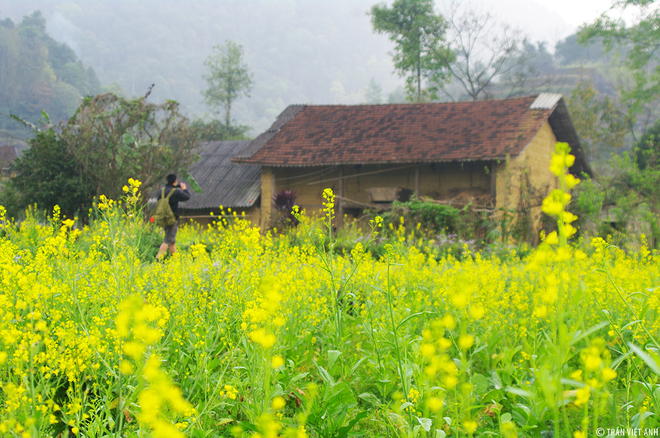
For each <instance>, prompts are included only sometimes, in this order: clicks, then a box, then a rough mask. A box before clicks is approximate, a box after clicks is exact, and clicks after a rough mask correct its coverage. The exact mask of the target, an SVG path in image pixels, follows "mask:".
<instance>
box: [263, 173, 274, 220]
mask: <svg viewBox="0 0 660 438" xmlns="http://www.w3.org/2000/svg"><path fill="white" fill-rule="evenodd" d="M274 194H275V169H274V168H272V167H266V166H264V167H262V168H261V220H260V222H261V229H262V230H265V229H266V228H267V227H268V226H269V225H270V219H271V215H272V214H273V211H275V209H274V208H273V195H274Z"/></svg>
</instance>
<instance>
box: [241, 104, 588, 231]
mask: <svg viewBox="0 0 660 438" xmlns="http://www.w3.org/2000/svg"><path fill="white" fill-rule="evenodd" d="M557 141H562V142H567V143H569V144H570V146H571V148H572V150H573V153H574V154H575V156H576V161H575V165H574V166H573V167H572V168H571V172H572V173H574V174H576V175H580V174H582V173H587V174H591V169H590V167H589V165H588V163H587V161H586V157H585V154H584V153H583V151H582V149H581V147H580V143H579V140H578V136H577V133H576V131H575V128H574V126H573V123H572V121H571V118H570V115H569V113H568V108H567V106H566V102H565V101H564V99H563V98H562V96H561V95H559V94H549V93H542V94H539V95H535V96H528V97H521V98H515V99H508V100H489V101H470V102H452V103H423V104H391V105H390V104H388V105H354V106H343V105H293V106H289V107H288V108H287V109H285V110H284V112H282V113H281V114H280V115H279V117H278V118H277V120H276V121H275V122H274V123H273V125H272V126H271V127H270V129H269V130H268V131H266V132H264V133H263V134H261V135H260V136H259V137H257V138H256V139H254V140H253V141H252V142H251V143H250V144H249V145H248V147H247V148H246V149H245V150H243V151H242V152H241V153H240V154H237V156H236V157H235V158H234V160H232V161H234V162H236V163H244V164H251V165H260V166H261V194H262V196H261V199H262V200H263V201H262V205H261V225H262V226H266V225H267V222H268V219H269V218H270V216H271V214H272V211H273V207H272V205H271V203H270V202H268V200H269V199H271V197H272V195H273V194H274V193H275V192H276V191H278V190H281V189H286V190H292V191H295V192H296V193H297V203H298V205H300V206H301V208H303V209H305V210H307V211H308V212H316V211H319V210H320V209H321V208H322V204H321V199H322V198H321V196H322V192H323V190H324V189H325V188H326V187H330V188H332V189H333V190H334V193H335V194H336V195H337V203H336V211H337V220H338V225H341V223H342V222H341V221H342V219H343V216H344V215H345V214H358V213H359V211H360V210H361V209H362V208H364V207H366V206H373V205H380V204H382V203H386V202H388V201H392V200H393V199H395V198H399V199H401V198H402V197H403V198H404V199H405V197H406V196H408V195H409V194H410V193H416V194H417V195H418V196H422V197H429V198H432V199H434V200H440V201H442V200H444V201H446V202H451V201H452V200H458V201H460V200H461V199H462V200H464V203H467V202H471V203H472V204H473V205H483V206H489V207H491V208H493V209H499V208H503V207H504V208H512V209H515V208H516V207H517V206H518V204H519V203H520V202H528V201H529V199H530V196H531V192H532V191H533V192H534V194H536V195H538V193H540V192H542V193H543V195H545V193H547V192H548V190H550V189H552V188H554V187H556V184H557V183H556V178H555V176H554V175H553V174H552V173H551V172H550V170H549V166H550V159H551V155H552V152H553V151H554V147H555V143H556V142H557ZM538 205H540V201H539V203H538ZM533 207H534V208H537V206H536V205H534V206H533ZM538 212H540V209H538ZM536 217H540V214H536Z"/></svg>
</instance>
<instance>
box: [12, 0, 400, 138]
mask: <svg viewBox="0 0 660 438" xmlns="http://www.w3.org/2000/svg"><path fill="white" fill-rule="evenodd" d="M373 3H374V2H373V0H335V1H332V2H328V1H321V0H318V1H315V0H311V1H310V0H240V1H239V0H231V1H212V0H198V1H163V0H140V1H136V0H124V1H112V2H110V1H103V0H70V1H46V0H23V1H21V2H20V3H19V2H12V3H10V4H9V5H5V6H3V7H2V10H0V17H1V16H9V17H11V18H13V19H17V18H18V19H20V17H21V16H22V15H25V14H29V13H32V11H34V10H41V11H42V13H43V15H44V16H45V17H46V19H47V24H48V32H49V33H50V35H51V36H52V37H53V38H54V39H56V40H57V41H61V42H65V43H66V44H67V45H68V46H70V47H71V48H72V49H73V50H74V51H75V53H76V54H77V55H78V57H79V58H80V59H81V60H82V62H83V63H84V64H85V65H90V66H92V67H93V68H94V70H95V71H96V74H97V75H98V77H99V79H100V81H101V83H102V84H103V85H105V86H108V85H110V84H113V83H116V84H115V86H114V89H115V90H118V89H119V87H121V89H122V90H123V92H124V93H125V95H126V96H128V97H132V96H139V95H143V94H144V93H145V92H146V90H147V88H148V87H149V86H150V85H151V84H155V87H154V89H153V92H152V94H151V96H150V99H154V101H162V100H165V99H174V100H177V101H179V102H180V103H181V104H182V105H183V107H184V108H185V109H186V110H187V112H188V114H189V115H191V116H202V115H204V114H205V113H206V112H208V108H206V107H205V106H204V105H203V104H202V97H201V95H200V91H201V90H202V89H203V88H204V87H205V85H206V84H205V82H204V80H203V79H202V74H203V73H204V72H205V70H204V60H205V59H206V57H207V56H209V55H210V54H211V49H212V47H213V46H214V45H215V44H222V43H224V42H225V40H227V39H231V40H234V41H236V42H238V43H239V44H242V45H243V49H244V54H245V60H246V62H247V63H248V65H249V66H250V69H251V70H252V72H253V73H254V89H253V91H252V93H251V97H250V98H242V99H240V100H238V101H237V102H236V103H235V106H234V107H233V108H232V113H233V118H234V119H235V121H236V122H237V123H239V124H246V125H250V126H252V127H253V128H254V129H253V131H252V133H251V134H252V135H255V134H258V133H259V132H260V131H262V130H263V129H265V128H267V127H268V126H269V125H270V123H272V121H273V120H274V118H275V116H276V115H277V114H279V113H280V112H281V111H282V110H283V109H284V108H285V107H286V106H287V105H289V104H291V103H317V104H320V103H324V104H335V103H336V104H342V103H344V104H351V103H359V102H364V101H366V97H365V93H364V91H365V89H366V87H367V85H368V84H369V81H370V80H371V79H372V78H374V80H375V81H376V82H377V83H378V84H380V85H381V86H382V88H383V92H384V93H385V94H387V93H389V92H391V91H393V90H394V89H395V88H397V87H398V86H400V85H401V84H402V81H401V80H400V79H399V78H397V77H395V76H394V75H393V73H392V71H393V66H392V61H391V58H390V56H389V55H388V54H387V52H388V50H389V49H390V43H389V41H388V40H387V38H386V37H385V36H382V35H375V34H374V33H373V32H372V29H371V23H370V21H369V17H368V16H366V15H365V14H366V12H367V10H368V9H369V8H370V7H371V5H372V4H373ZM118 86H119V87H118Z"/></svg>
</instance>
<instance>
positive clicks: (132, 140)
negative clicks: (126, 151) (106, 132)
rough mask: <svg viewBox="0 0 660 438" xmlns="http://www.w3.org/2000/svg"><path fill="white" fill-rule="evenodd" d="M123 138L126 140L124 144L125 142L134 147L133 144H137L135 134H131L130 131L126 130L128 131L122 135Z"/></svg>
mask: <svg viewBox="0 0 660 438" xmlns="http://www.w3.org/2000/svg"><path fill="white" fill-rule="evenodd" d="M122 140H123V141H124V144H125V145H126V146H131V147H133V146H134V145H135V138H133V136H132V135H131V134H129V133H128V132H126V133H125V134H124V135H123V136H122Z"/></svg>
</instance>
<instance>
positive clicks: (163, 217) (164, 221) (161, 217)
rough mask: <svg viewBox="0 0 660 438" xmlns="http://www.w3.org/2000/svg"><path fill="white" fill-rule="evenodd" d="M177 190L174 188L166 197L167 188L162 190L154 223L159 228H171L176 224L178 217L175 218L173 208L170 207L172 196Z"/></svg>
mask: <svg viewBox="0 0 660 438" xmlns="http://www.w3.org/2000/svg"><path fill="white" fill-rule="evenodd" d="M175 190H176V189H175V188H172V190H170V192H169V193H168V194H167V197H166V196H165V187H163V188H162V189H161V192H160V199H159V200H158V202H157V203H156V211H155V212H154V222H156V225H158V226H159V227H162V228H165V227H169V226H172V225H174V223H175V222H176V217H174V212H173V211H172V207H170V196H172V193H174V191H175Z"/></svg>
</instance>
